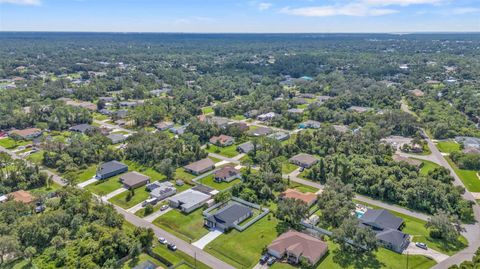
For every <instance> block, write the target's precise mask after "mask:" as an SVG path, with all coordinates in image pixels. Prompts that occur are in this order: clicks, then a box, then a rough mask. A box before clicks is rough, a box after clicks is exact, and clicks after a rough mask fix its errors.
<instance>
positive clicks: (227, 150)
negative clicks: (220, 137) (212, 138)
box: [207, 144, 239, 158]
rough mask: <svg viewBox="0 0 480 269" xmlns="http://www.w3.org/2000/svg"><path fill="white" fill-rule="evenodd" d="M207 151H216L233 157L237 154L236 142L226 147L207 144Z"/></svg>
mask: <svg viewBox="0 0 480 269" xmlns="http://www.w3.org/2000/svg"><path fill="white" fill-rule="evenodd" d="M207 151H208V152H211V153H217V154H220V155H222V156H225V157H228V158H232V157H235V156H237V155H238V154H239V153H238V151H237V144H233V145H231V146H227V147H218V146H215V145H209V148H208V149H207Z"/></svg>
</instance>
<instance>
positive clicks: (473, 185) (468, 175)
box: [445, 157, 480, 192]
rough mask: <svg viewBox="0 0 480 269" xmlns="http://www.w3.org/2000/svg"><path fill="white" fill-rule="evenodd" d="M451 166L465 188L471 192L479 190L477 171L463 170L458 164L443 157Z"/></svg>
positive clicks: (479, 180)
mask: <svg viewBox="0 0 480 269" xmlns="http://www.w3.org/2000/svg"><path fill="white" fill-rule="evenodd" d="M445 159H446V160H447V161H448V163H449V164H450V165H451V166H452V168H453V170H455V173H456V174H457V175H458V177H459V178H460V179H461V180H462V182H463V184H464V185H465V188H467V190H469V191H471V192H480V179H479V178H478V176H477V172H476V171H473V170H464V169H460V168H458V166H457V165H456V164H455V163H454V162H453V161H452V160H451V159H450V158H449V157H446V158H445Z"/></svg>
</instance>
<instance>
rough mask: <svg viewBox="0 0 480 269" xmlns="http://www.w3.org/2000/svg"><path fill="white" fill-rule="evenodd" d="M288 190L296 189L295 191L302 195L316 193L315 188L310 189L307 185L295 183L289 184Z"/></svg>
mask: <svg viewBox="0 0 480 269" xmlns="http://www.w3.org/2000/svg"><path fill="white" fill-rule="evenodd" d="M290 188H292V189H296V190H297V191H299V192H303V193H305V192H313V193H316V192H317V191H318V189H317V188H314V187H310V186H307V185H303V184H300V183H297V182H290Z"/></svg>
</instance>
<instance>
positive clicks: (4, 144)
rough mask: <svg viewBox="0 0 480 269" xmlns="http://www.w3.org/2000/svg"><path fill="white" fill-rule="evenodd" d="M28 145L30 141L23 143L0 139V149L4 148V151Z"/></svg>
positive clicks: (10, 139)
mask: <svg viewBox="0 0 480 269" xmlns="http://www.w3.org/2000/svg"><path fill="white" fill-rule="evenodd" d="M30 143H31V141H24V140H21V141H15V140H13V139H12V138H10V137H7V138H2V139H0V147H4V148H6V149H14V148H16V147H19V146H25V145H28V144H30Z"/></svg>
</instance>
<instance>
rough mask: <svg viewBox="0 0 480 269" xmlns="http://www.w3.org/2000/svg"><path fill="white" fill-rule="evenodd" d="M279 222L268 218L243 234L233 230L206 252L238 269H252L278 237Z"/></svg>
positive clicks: (220, 237) (207, 247)
mask: <svg viewBox="0 0 480 269" xmlns="http://www.w3.org/2000/svg"><path fill="white" fill-rule="evenodd" d="M277 222H278V221H277V220H276V219H275V218H273V217H272V218H271V219H270V220H269V217H267V216H266V217H264V218H262V219H261V220H259V221H258V222H257V223H255V224H253V225H252V226H250V227H249V228H248V229H246V230H245V231H243V232H238V231H237V230H232V231H230V232H229V233H228V234H222V235H221V236H219V237H218V238H217V239H215V240H214V241H212V242H211V243H210V244H208V245H207V246H206V247H205V248H204V250H205V251H207V252H208V253H210V254H212V255H214V256H215V257H217V258H219V259H221V260H222V261H225V262H226V263H229V264H231V265H233V266H235V267H236V268H252V267H253V266H255V264H257V263H258V259H259V258H260V256H261V254H262V250H263V249H264V248H265V247H266V246H267V245H268V244H270V243H271V242H272V241H273V240H274V239H275V238H276V237H277V232H276V226H277Z"/></svg>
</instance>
